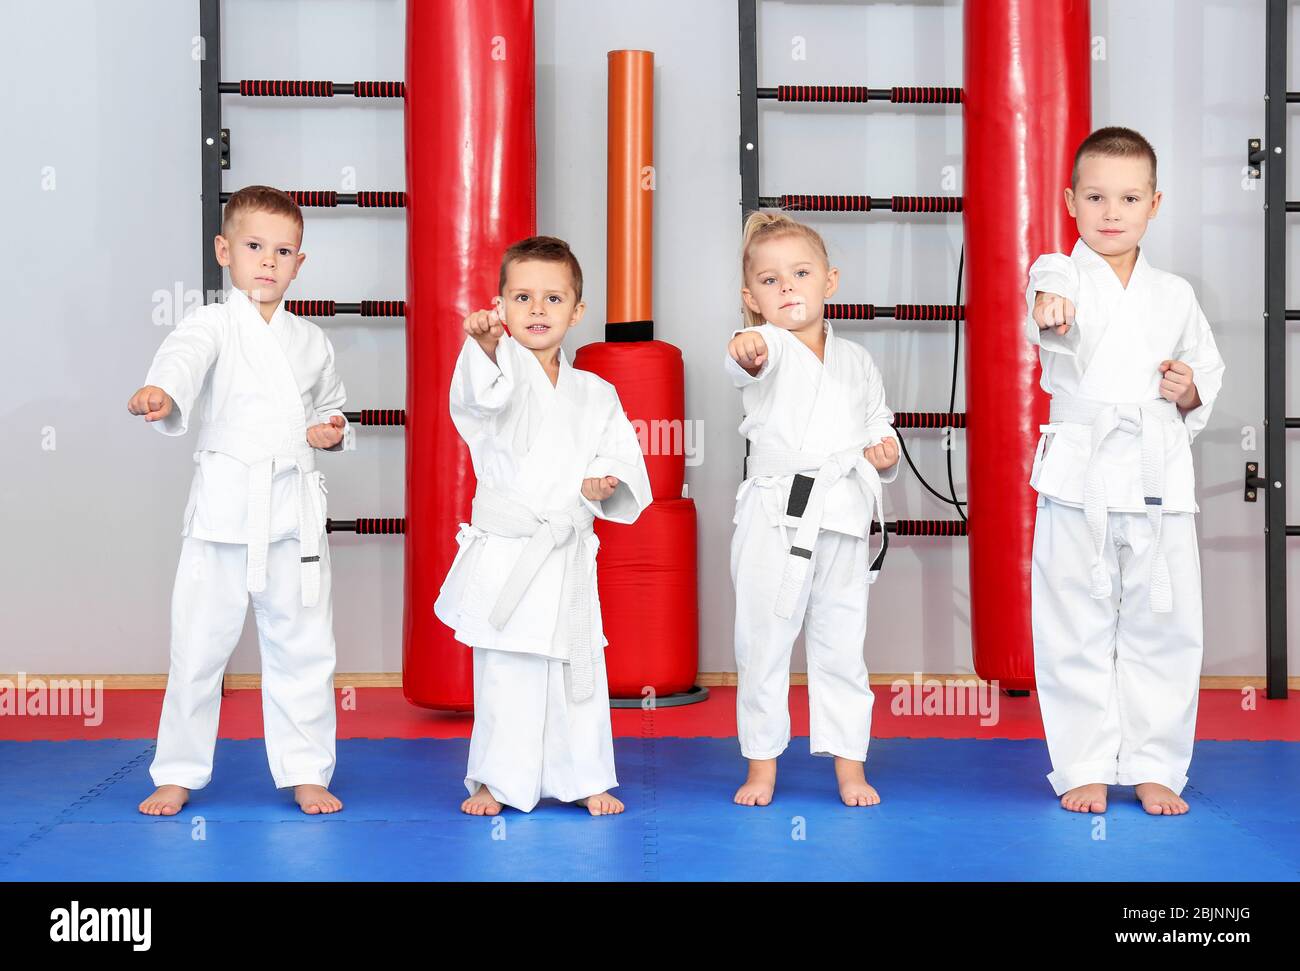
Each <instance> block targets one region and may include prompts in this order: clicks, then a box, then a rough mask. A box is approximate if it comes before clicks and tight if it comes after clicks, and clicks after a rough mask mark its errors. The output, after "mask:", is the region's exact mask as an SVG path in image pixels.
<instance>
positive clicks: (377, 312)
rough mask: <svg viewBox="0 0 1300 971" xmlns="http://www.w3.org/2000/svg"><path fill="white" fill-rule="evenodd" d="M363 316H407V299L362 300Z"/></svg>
mask: <svg viewBox="0 0 1300 971" xmlns="http://www.w3.org/2000/svg"><path fill="white" fill-rule="evenodd" d="M361 316H362V317H405V316H406V301H405V300H362V301H361Z"/></svg>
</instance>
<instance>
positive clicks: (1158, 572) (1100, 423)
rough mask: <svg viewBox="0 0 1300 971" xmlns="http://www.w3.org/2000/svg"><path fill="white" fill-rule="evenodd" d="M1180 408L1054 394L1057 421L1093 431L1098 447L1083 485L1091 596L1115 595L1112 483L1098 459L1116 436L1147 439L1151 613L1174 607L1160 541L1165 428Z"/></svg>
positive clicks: (1145, 478) (1144, 467)
mask: <svg viewBox="0 0 1300 971" xmlns="http://www.w3.org/2000/svg"><path fill="white" fill-rule="evenodd" d="M1178 417H1179V415H1178V406H1177V405H1175V404H1174V403H1173V402H1172V401H1166V400H1165V399H1164V398H1157V399H1155V400H1153V401H1143V402H1140V403H1137V404H1118V405H1117V404H1110V403H1107V402H1104V401H1092V400H1090V399H1088V398H1071V397H1067V396H1064V395H1060V394H1057V395H1053V396H1052V410H1051V421H1052V422H1053V423H1056V422H1066V423H1069V424H1076V425H1089V426H1091V428H1092V447H1091V449H1090V450H1089V453H1088V468H1087V472H1086V475H1085V479H1084V487H1083V514H1084V517H1085V518H1086V520H1087V523H1088V532H1089V534H1090V536H1091V539H1092V548H1093V561H1092V575H1091V584H1090V587H1091V589H1090V590H1089V592H1090V593H1091V595H1092V596H1093V597H1094V598H1096V599H1098V600H1104V599H1106V598H1108V597H1109V596H1110V593H1111V584H1110V570H1109V569H1108V568H1107V566H1106V559H1105V553H1104V550H1105V546H1106V514H1107V511H1108V509H1109V503H1108V502H1107V497H1106V479H1105V475H1104V474H1103V472H1102V466H1101V461H1100V460H1099V458H1098V456H1099V454H1100V451H1101V444H1102V442H1104V441H1105V440H1106V439H1107V438H1108V437H1109V436H1110V435H1111V434H1112V433H1114V432H1123V433H1125V434H1127V435H1138V436H1140V438H1141V441H1142V495H1143V501H1144V503H1145V505H1146V511H1147V519H1148V520H1149V521H1150V523H1151V534H1152V540H1151V574H1150V584H1149V585H1150V588H1151V610H1152V611H1154V612H1155V613H1168V612H1169V611H1170V610H1172V609H1173V593H1172V590H1171V588H1170V584H1169V563H1168V561H1167V560H1166V559H1165V554H1164V549H1163V548H1162V545H1161V542H1160V533H1161V529H1160V526H1161V521H1162V518H1163V516H1164V498H1165V425H1166V424H1167V423H1168V422H1171V421H1177V420H1178Z"/></svg>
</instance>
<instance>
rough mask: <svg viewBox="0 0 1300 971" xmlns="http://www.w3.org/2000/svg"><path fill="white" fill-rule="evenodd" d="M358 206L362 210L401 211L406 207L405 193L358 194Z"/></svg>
mask: <svg viewBox="0 0 1300 971" xmlns="http://www.w3.org/2000/svg"><path fill="white" fill-rule="evenodd" d="M357 206H359V207H360V208H362V209H367V208H369V209H401V208H403V207H405V206H406V193H405V192H392V191H379V192H358V193H357Z"/></svg>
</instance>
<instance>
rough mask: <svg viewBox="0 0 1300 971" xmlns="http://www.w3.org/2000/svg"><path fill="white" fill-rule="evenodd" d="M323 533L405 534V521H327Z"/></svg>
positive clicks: (400, 518) (371, 519)
mask: <svg viewBox="0 0 1300 971" xmlns="http://www.w3.org/2000/svg"><path fill="white" fill-rule="evenodd" d="M325 531H326V532H328V533H366V534H371V535H382V534H397V533H405V532H406V519H405V518H402V517H396V518H392V519H379V518H370V519H327V520H325Z"/></svg>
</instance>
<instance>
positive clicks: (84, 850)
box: [0, 738, 1300, 881]
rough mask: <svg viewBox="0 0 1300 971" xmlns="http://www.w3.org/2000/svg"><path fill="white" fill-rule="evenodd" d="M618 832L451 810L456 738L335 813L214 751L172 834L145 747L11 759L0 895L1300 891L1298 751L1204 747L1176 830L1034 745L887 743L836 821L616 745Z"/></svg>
mask: <svg viewBox="0 0 1300 971" xmlns="http://www.w3.org/2000/svg"><path fill="white" fill-rule="evenodd" d="M614 744H615V756H616V760H617V766H618V775H619V781H620V783H621V785H620V787H619V788H618V789H617V790H616V794H617V795H618V796H619V797H620V798H621V799H623V801H624V802H625V803H626V804H627V812H625V813H623V814H622V815H620V816H609V817H601V818H595V819H593V818H591V817H590V816H588V815H587V813H586V812H585V811H584V810H581V809H578V808H577V807H573V806H566V805H563V804H560V803H556V802H550V801H547V802H543V803H542V804H541V805H540V806H538V807H537V808H536V809H535V810H534V811H533V812H532V813H528V814H524V813H519V812H516V811H514V810H511V809H506V810H505V811H504V813H503V814H502V815H501V816H499V817H497V818H496V819H491V818H475V817H468V816H465V815H463V814H462V813H461V812H460V811H459V804H460V801H461V800H462V799H463V798H464V796H465V789H464V786H463V784H462V781H461V780H462V779H463V776H464V768H465V756H466V751H467V747H468V742H467V740H465V739H450V740H443V739H414V740H408V739H349V740H343V741H340V742H339V743H338V769H337V771H336V773H335V776H334V781H333V789H334V791H335V792H336V793H338V794H339V796H340V798H342V799H343V801H344V804H345V809H344V811H343V812H342V813H339V814H337V815H334V816H328V817H323V816H322V817H307V816H304V815H303V814H302V813H301V812H299V811H298V809H297V807H296V806H295V805H294V804H293V801H292V799H291V797H290V794H289V793H288V792H283V793H281V792H277V791H276V790H275V789H274V788H273V784H272V782H271V778H270V773H269V770H268V768H267V764H266V756H265V750H264V748H263V745H262V741H261V740H260V739H251V740H227V739H223V740H221V741H220V742H218V745H217V754H216V763H215V767H214V777H213V782H212V784H211V785H210V786H209V787H208V788H206V789H204V790H203V791H202V792H199V793H196V794H195V796H194V797H193V799H192V800H191V802H190V803H189V805H187V806H186V808H185V809H184V810H183V811H182V812H181V814H180V815H178V816H176V817H171V818H150V817H145V816H141V815H140V814H139V813H138V812H137V811H136V805H137V803H139V801H140V800H141V799H142V798H143V797H144V796H146V795H147V794H148V793H149V791H150V790H151V788H152V784H151V782H150V779H149V775H148V768H149V762H150V760H151V759H152V757H153V743H152V742H151V741H149V740H140V741H129V740H128V741H75V742H0V881H26V880H76V881H99V880H181V881H184V880H313V881H339V880H561V881H572V880H627V881H644V880H744V881H763V880H853V881H877V880H1069V881H1078V880H1139V881H1185V880H1229V881H1231V880H1262V881H1296V880H1300V799H1297V798H1296V797H1297V796H1298V795H1300V743H1297V742H1206V741H1203V742H1198V743H1197V746H1196V755H1195V758H1194V760H1193V763H1192V769H1191V778H1192V781H1191V783H1189V785H1188V788H1187V792H1186V793H1185V795H1186V796H1187V798H1188V801H1189V802H1190V803H1191V804H1192V811H1191V812H1190V813H1188V814H1187V815H1186V816H1182V817H1160V818H1156V817H1148V816H1147V815H1146V814H1145V813H1143V812H1142V809H1141V807H1140V806H1139V805H1138V804H1137V802H1136V800H1135V799H1134V798H1133V795H1132V790H1131V789H1129V788H1125V787H1115V788H1113V789H1112V790H1111V804H1110V809H1109V811H1108V812H1107V813H1106V815H1105V817H1104V818H1103V817H1096V816H1087V815H1080V814H1074V813H1067V812H1065V811H1064V810H1062V809H1060V807H1059V806H1058V805H1057V803H1056V800H1055V798H1054V797H1053V795H1052V792H1051V789H1050V788H1049V787H1048V785H1047V782H1046V780H1045V779H1044V774H1045V773H1046V771H1047V769H1048V761H1047V751H1046V747H1045V746H1044V744H1043V742H1041V741H1037V740H1028V741H1021V740H975V739H898V738H895V739H876V740H874V741H873V742H872V746H871V754H870V757H869V761H868V777H869V778H870V779H871V781H872V783H873V784H874V785H875V786H876V787H877V788H878V789H879V790H880V792H881V796H882V803H881V805H879V806H876V807H872V808H870V809H851V808H848V807H846V806H844V805H842V804H841V803H840V802H839V799H838V797H837V795H836V792H835V786H834V773H833V770H832V765H831V762H830V760H829V759H824V758H814V757H813V756H811V755H810V754H809V753H808V748H807V740H806V739H804V738H797V739H795V740H794V741H793V742H792V744H791V746H790V748H789V749H788V750H787V752H786V753H785V754H784V755H783V756H782V757H781V761H780V769H779V772H780V777H779V780H778V788H777V794H776V799H775V800H774V801H773V803H772V805H771V806H768V807H764V808H748V807H739V806H735V805H733V804H732V803H731V796H732V793H733V792H734V791H735V788H736V786H737V785H738V783H739V782H740V780H741V779H742V778H743V762H742V760H741V758H740V753H739V750H738V748H737V745H736V741H735V739H713V738H691V739H682V738H653V739H637V738H620V739H616V740H615V743H614Z"/></svg>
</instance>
